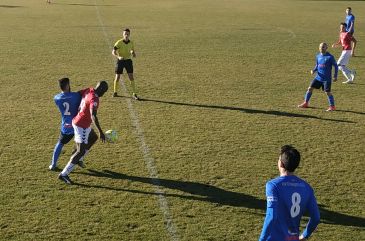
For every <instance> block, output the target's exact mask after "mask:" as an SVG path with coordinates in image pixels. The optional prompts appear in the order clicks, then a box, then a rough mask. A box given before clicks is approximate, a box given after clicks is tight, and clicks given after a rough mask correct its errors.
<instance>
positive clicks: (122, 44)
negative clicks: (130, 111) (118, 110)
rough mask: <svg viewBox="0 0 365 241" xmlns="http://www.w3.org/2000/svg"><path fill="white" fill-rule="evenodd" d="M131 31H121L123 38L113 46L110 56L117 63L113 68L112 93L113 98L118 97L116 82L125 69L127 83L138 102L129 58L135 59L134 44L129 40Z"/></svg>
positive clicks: (131, 63)
mask: <svg viewBox="0 0 365 241" xmlns="http://www.w3.org/2000/svg"><path fill="white" fill-rule="evenodd" d="M130 34H131V31H130V30H129V29H128V28H126V29H124V30H123V38H122V39H119V40H118V41H117V42H116V43H115V44H114V48H113V51H112V54H113V55H114V56H115V57H117V63H116V66H115V79H114V92H113V97H116V96H118V94H117V82H118V81H119V80H120V77H121V74H123V69H124V68H125V69H126V71H127V74H128V78H129V81H130V83H131V87H132V91H133V94H132V96H133V98H134V99H135V100H139V98H138V96H137V92H136V84H135V82H134V76H133V62H132V59H131V57H132V56H133V57H136V52H135V51H134V43H133V41H132V40H130V39H129V37H130Z"/></svg>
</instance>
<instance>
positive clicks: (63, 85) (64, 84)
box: [58, 78, 71, 92]
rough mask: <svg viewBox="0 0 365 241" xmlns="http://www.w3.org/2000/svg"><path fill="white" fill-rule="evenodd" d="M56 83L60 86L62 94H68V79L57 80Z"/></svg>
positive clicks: (69, 88)
mask: <svg viewBox="0 0 365 241" xmlns="http://www.w3.org/2000/svg"><path fill="white" fill-rule="evenodd" d="M58 83H59V85H60V88H61V90H62V91H63V92H70V91H71V87H70V79H69V78H62V79H59V80H58Z"/></svg>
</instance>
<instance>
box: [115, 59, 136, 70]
mask: <svg viewBox="0 0 365 241" xmlns="http://www.w3.org/2000/svg"><path fill="white" fill-rule="evenodd" d="M123 69H125V70H126V71H127V73H128V74H132V73H133V62H132V60H131V59H122V60H119V59H118V61H117V64H116V65H115V73H116V74H123Z"/></svg>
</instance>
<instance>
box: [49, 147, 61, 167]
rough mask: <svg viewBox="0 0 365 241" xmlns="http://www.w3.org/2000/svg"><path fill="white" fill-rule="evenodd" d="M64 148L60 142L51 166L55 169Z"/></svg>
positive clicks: (55, 149)
mask: <svg viewBox="0 0 365 241" xmlns="http://www.w3.org/2000/svg"><path fill="white" fill-rule="evenodd" d="M62 148H63V144H62V143H61V142H60V141H58V142H57V144H56V146H55V147H54V150H53V156H52V161H51V165H52V166H54V167H55V166H57V161H58V158H59V156H60V154H61V151H62Z"/></svg>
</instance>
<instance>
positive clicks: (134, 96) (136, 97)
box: [132, 93, 141, 100]
mask: <svg viewBox="0 0 365 241" xmlns="http://www.w3.org/2000/svg"><path fill="white" fill-rule="evenodd" d="M132 96H133V99H135V100H141V99H140V98H139V97H138V96H137V95H136V94H135V93H133V95H132Z"/></svg>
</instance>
